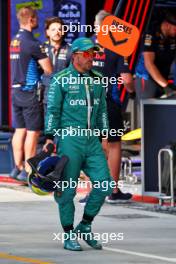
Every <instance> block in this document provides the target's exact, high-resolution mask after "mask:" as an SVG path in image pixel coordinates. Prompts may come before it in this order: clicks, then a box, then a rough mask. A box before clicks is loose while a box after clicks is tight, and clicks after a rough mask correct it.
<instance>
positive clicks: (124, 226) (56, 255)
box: [0, 186, 176, 264]
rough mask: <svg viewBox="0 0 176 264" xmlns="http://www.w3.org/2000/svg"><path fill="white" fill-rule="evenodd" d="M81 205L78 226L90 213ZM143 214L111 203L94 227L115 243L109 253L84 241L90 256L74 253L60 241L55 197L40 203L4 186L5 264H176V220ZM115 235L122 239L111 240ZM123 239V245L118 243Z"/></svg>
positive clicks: (0, 223) (0, 227)
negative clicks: (95, 248) (83, 214)
mask: <svg viewBox="0 0 176 264" xmlns="http://www.w3.org/2000/svg"><path fill="white" fill-rule="evenodd" d="M78 199H79V196H77V197H76V199H75V202H76V217H75V223H78V222H79V221H80V219H81V216H82V213H83V208H84V207H83V206H82V205H80V204H79V203H78ZM137 208H138V206H134V204H133V203H127V204H118V205H109V204H106V203H105V204H104V206H103V208H102V210H101V211H100V213H99V215H98V216H97V217H96V219H95V222H94V224H93V231H94V232H96V233H97V234H99V235H101V238H102V241H104V242H106V239H107V238H109V239H108V240H109V241H108V243H103V247H104V250H102V251H96V250H93V249H92V248H90V247H88V246H87V245H86V244H85V242H84V241H81V242H80V243H81V245H82V247H83V249H84V251H82V252H71V251H66V250H64V249H63V246H62V243H61V241H60V240H58V239H59V237H57V236H58V233H59V232H60V233H62V229H61V226H60V223H59V221H58V211H57V205H56V203H55V202H53V198H52V196H45V197H39V196H37V195H35V194H33V193H31V192H30V191H29V189H27V188H26V187H20V188H17V189H15V188H11V187H10V186H0V215H1V216H0V264H17V263H19V264H20V263H21V264H23V263H40V264H45V263H57V264H62V263H64V264H71V263H76V264H82V263H84V264H88V263H89V264H91V263H92V264H94V263H96V264H97V263H101V264H105V263H106V264H107V263H110V264H113V263H122V264H128V263H139V264H145V263H149V264H150V263H151V264H162V263H165V264H167V263H176V250H175V249H176V224H175V223H176V215H172V214H165V213H164V214H163V213H158V212H151V211H147V210H140V206H139V209H137ZM112 233H116V239H114V238H113V239H112V237H111V239H110V234H112ZM119 233H123V240H117V239H118V237H117V236H118V234H119ZM105 234H106V235H105ZM119 236H120V237H122V235H119Z"/></svg>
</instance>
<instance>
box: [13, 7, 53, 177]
mask: <svg viewBox="0 0 176 264" xmlns="http://www.w3.org/2000/svg"><path fill="white" fill-rule="evenodd" d="M17 18H18V21H19V25H20V29H19V31H18V33H17V34H16V36H15V37H14V38H13V40H12V41H11V46H10V51H11V55H10V58H11V82H12V105H13V114H14V122H15V133H14V136H13V140H12V146H13V154H14V160H15V165H16V166H15V168H14V169H13V171H12V172H11V177H13V178H17V179H18V180H23V181H25V180H26V178H27V172H28V170H29V165H28V164H27V162H26V160H27V159H29V158H30V157H33V156H34V155H35V154H36V146H37V141H38V137H39V135H40V130H41V129H42V127H43V117H42V107H41V105H40V104H39V102H38V98H37V85H38V82H39V80H40V77H41V74H42V70H43V71H44V73H45V74H48V75H49V74H51V73H52V66H51V63H50V60H49V58H48V57H47V54H46V52H45V49H44V47H43V46H42V44H41V43H40V42H39V41H38V40H36V39H35V38H34V36H33V34H32V30H33V29H34V28H36V27H37V26H38V18H37V13H36V11H35V10H33V9H32V8H31V7H23V8H21V9H20V10H19V11H18V13H17ZM23 160H24V161H25V162H23Z"/></svg>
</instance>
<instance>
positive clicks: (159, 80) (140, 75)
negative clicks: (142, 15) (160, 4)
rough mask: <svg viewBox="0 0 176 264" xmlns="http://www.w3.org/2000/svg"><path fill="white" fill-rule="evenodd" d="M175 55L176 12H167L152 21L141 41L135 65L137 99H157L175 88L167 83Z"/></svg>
mask: <svg viewBox="0 0 176 264" xmlns="http://www.w3.org/2000/svg"><path fill="white" fill-rule="evenodd" d="M175 55H176V15H175V14H172V13H171V12H167V13H166V14H165V17H164V19H163V21H162V22H161V23H160V24H159V25H158V24H153V25H152V29H149V30H148V31H147V32H146V33H145V35H144V39H143V42H142V47H141V54H140V57H139V61H138V64H137V66H136V93H137V97H138V99H139V100H141V99H147V98H157V97H160V96H161V95H163V94H165V93H166V94H168V95H169V94H170V93H172V90H174V89H175V87H174V85H171V84H169V83H168V78H169V74H170V69H171V64H172V63H173V61H174V58H175Z"/></svg>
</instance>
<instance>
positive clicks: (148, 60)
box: [143, 51, 168, 88]
mask: <svg viewBox="0 0 176 264" xmlns="http://www.w3.org/2000/svg"><path fill="white" fill-rule="evenodd" d="M143 55H144V64H145V67H146V69H147V71H148V72H149V74H150V75H151V77H152V78H153V80H154V81H155V82H156V83H157V84H159V85H160V86H161V87H163V88H164V87H166V86H167V84H168V81H167V80H166V79H165V78H164V77H163V76H162V74H161V73H160V71H159V70H158V68H157V66H156V65H155V63H154V61H155V52H147V51H145V52H143ZM163 66H164V65H163Z"/></svg>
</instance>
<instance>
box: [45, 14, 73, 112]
mask: <svg viewBox="0 0 176 264" xmlns="http://www.w3.org/2000/svg"><path fill="white" fill-rule="evenodd" d="M63 25H64V24H63V21H62V20H61V19H60V18H59V17H48V18H46V20H45V34H46V37H47V38H48V41H46V42H45V43H44V46H45V51H46V53H47V55H48V57H49V58H50V61H51V64H52V66H53V73H57V72H59V71H61V70H63V69H65V68H66V67H68V65H69V63H70V58H71V45H70V44H69V43H67V42H66V41H65V40H64V38H65V34H64V33H63V30H62V27H63ZM42 82H43V84H44V86H45V89H44V110H46V103H47V93H48V87H49V83H50V76H47V75H43V78H42Z"/></svg>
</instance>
